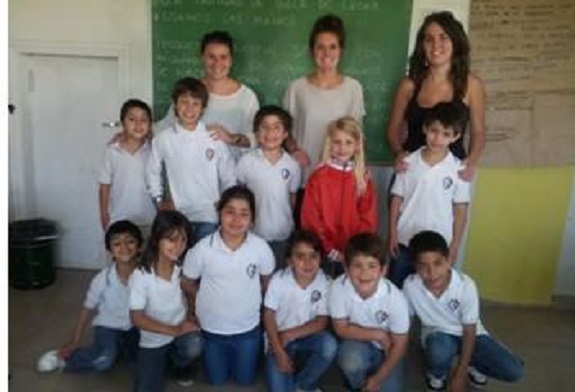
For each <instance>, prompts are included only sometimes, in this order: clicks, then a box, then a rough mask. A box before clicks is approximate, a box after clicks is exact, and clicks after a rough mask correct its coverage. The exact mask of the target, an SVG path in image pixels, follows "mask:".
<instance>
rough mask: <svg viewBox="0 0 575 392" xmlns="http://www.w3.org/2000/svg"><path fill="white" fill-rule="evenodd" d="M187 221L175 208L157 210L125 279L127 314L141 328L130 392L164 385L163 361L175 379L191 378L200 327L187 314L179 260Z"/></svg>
mask: <svg viewBox="0 0 575 392" xmlns="http://www.w3.org/2000/svg"><path fill="white" fill-rule="evenodd" d="M190 238H191V225H190V223H189V221H188V219H187V218H186V217H185V215H183V214H182V213H181V212H178V211H173V210H170V211H158V215H156V219H154V223H153V224H152V232H151V235H150V239H149V241H148V245H147V247H146V252H145V253H144V256H143V257H142V260H141V262H140V267H139V268H138V269H136V270H135V271H134V273H133V274H132V277H131V278H130V316H131V319H132V323H133V324H134V325H135V326H136V327H138V328H139V329H140V348H139V350H138V359H137V369H136V380H135V384H134V388H133V391H134V392H159V391H162V390H163V389H164V384H165V370H166V368H167V365H168V361H170V362H171V364H172V365H173V368H174V374H175V376H176V378H177V380H178V383H179V384H181V385H183V386H186V385H190V384H191V383H192V380H191V373H192V369H191V364H192V361H193V359H195V358H197V357H198V356H199V355H200V352H201V347H202V339H201V336H200V333H199V326H198V325H197V324H196V323H195V322H193V321H190V320H188V319H187V318H186V315H187V307H186V300H185V298H184V293H183V292H182V289H181V286H180V284H181V282H180V275H181V273H180V272H181V268H180V267H179V266H178V263H179V262H180V261H181V258H182V256H183V255H184V253H185V251H186V250H187V248H188V243H189V239H190Z"/></svg>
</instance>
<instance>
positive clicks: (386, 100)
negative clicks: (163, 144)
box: [152, 0, 412, 164]
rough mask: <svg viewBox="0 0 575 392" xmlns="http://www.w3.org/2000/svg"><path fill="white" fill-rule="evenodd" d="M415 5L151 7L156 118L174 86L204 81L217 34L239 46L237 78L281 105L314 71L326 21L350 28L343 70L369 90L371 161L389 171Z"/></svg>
mask: <svg viewBox="0 0 575 392" xmlns="http://www.w3.org/2000/svg"><path fill="white" fill-rule="evenodd" d="M411 7H412V4H411V1H408V0H407V1H406V0H386V1H377V0H373V1H370V0H362V1H359V0H354V1H351V0H267V1H266V0H249V1H248V0H188V1H184V0H152V63H153V91H154V113H155V118H156V119H161V118H162V117H163V116H164V114H165V113H166V110H167V108H168V107H169V104H170V93H171V89H172V86H173V84H174V82H175V81H176V80H177V79H179V78H181V77H183V76H194V77H198V78H199V77H201V76H202V75H203V69H202V64H201V59H200V48H199V45H200V40H201V38H202V36H203V35H204V34H205V33H206V32H209V31H213V30H226V31H228V32H229V33H230V34H231V35H232V37H233V38H234V43H235V53H234V65H233V69H232V75H233V77H234V78H236V79H238V80H240V81H241V82H242V83H244V84H246V85H248V86H249V87H251V88H252V89H253V90H254V91H255V92H256V94H257V95H258V98H259V100H260V104H262V105H263V104H281V101H282V97H283V94H284V91H285V89H286V88H287V86H288V84H289V82H290V81H291V80H293V79H296V78H298V77H301V76H303V75H305V74H308V73H309V72H310V71H311V70H312V69H313V63H312V59H311V57H310V55H309V50H308V35H309V31H310V29H311V27H312V25H313V22H314V20H315V19H316V18H317V17H318V16H321V15H324V14H326V13H334V14H336V15H338V16H340V17H341V18H342V19H343V20H344V22H345V26H346V33H347V37H346V47H345V50H344V53H343V56H342V60H341V65H340V69H341V70H342V72H343V73H344V74H346V75H349V76H351V77H353V78H355V79H357V80H359V81H360V83H361V84H362V86H363V89H364V97H365V107H366V116H365V117H364V119H363V125H364V132H365V135H366V155H367V159H368V161H369V163H370V164H389V163H390V162H391V161H392V155H391V152H390V151H389V148H388V146H387V142H386V139H385V124H386V122H387V117H388V115H389V111H390V110H391V104H392V101H393V95H394V93H395V89H396V86H397V83H398V81H399V80H400V78H401V77H402V76H403V75H404V74H405V69H406V68H405V67H406V58H407V47H408V38H409V23H410V18H411Z"/></svg>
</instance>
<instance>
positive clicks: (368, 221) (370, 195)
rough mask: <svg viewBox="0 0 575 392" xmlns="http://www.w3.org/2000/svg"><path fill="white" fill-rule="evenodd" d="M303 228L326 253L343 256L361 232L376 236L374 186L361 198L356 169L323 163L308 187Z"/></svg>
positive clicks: (369, 187) (310, 179)
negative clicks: (318, 240)
mask: <svg viewBox="0 0 575 392" xmlns="http://www.w3.org/2000/svg"><path fill="white" fill-rule="evenodd" d="M301 226H302V228H304V229H307V230H311V231H313V232H315V233H316V234H317V235H318V236H319V237H320V239H321V241H322V245H323V247H324V250H325V252H326V253H329V252H330V251H331V250H332V249H336V250H338V251H339V252H343V250H344V248H345V244H346V243H347V240H348V239H349V238H350V237H352V236H353V235H355V234H358V233H361V232H370V233H376V232H377V226H378V215H377V203H376V196H375V192H374V188H373V182H372V181H371V178H370V177H369V175H368V176H367V188H366V190H365V192H364V193H363V194H362V195H361V196H360V195H358V192H357V189H356V184H355V176H354V172H353V168H352V167H351V166H349V165H347V167H346V165H343V166H342V165H338V164H336V163H324V164H322V165H320V166H318V167H317V168H316V169H315V170H314V171H313V173H312V174H311V176H310V178H309V179H308V181H307V183H306V186H305V193H304V198H303V204H302V209H301Z"/></svg>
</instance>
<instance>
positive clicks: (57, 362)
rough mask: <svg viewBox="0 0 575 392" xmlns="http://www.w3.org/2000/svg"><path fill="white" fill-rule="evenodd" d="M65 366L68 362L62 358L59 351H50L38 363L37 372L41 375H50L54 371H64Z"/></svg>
mask: <svg viewBox="0 0 575 392" xmlns="http://www.w3.org/2000/svg"><path fill="white" fill-rule="evenodd" d="M65 365H66V361H64V360H63V359H62V358H60V356H59V355H58V350H50V351H47V352H45V353H44V354H42V355H41V356H40V358H39V359H38V362H37V363H36V370H38V371H39V372H40V373H50V372H53V371H54V370H62V369H64V366H65Z"/></svg>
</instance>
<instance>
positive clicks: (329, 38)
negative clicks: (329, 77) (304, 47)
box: [313, 32, 341, 72]
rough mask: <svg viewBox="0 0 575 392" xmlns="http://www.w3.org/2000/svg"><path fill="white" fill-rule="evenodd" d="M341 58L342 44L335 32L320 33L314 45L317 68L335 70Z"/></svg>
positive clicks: (314, 58)
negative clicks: (340, 44)
mask: <svg viewBox="0 0 575 392" xmlns="http://www.w3.org/2000/svg"><path fill="white" fill-rule="evenodd" d="M340 58H341V46H339V41H338V39H337V35H335V34H334V33H329V32H324V33H319V34H318V35H317V36H316V38H315V43H314V45H313V60H314V62H315V67H316V69H318V70H320V71H324V72H325V71H334V70H335V69H337V65H338V63H339V59H340Z"/></svg>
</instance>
